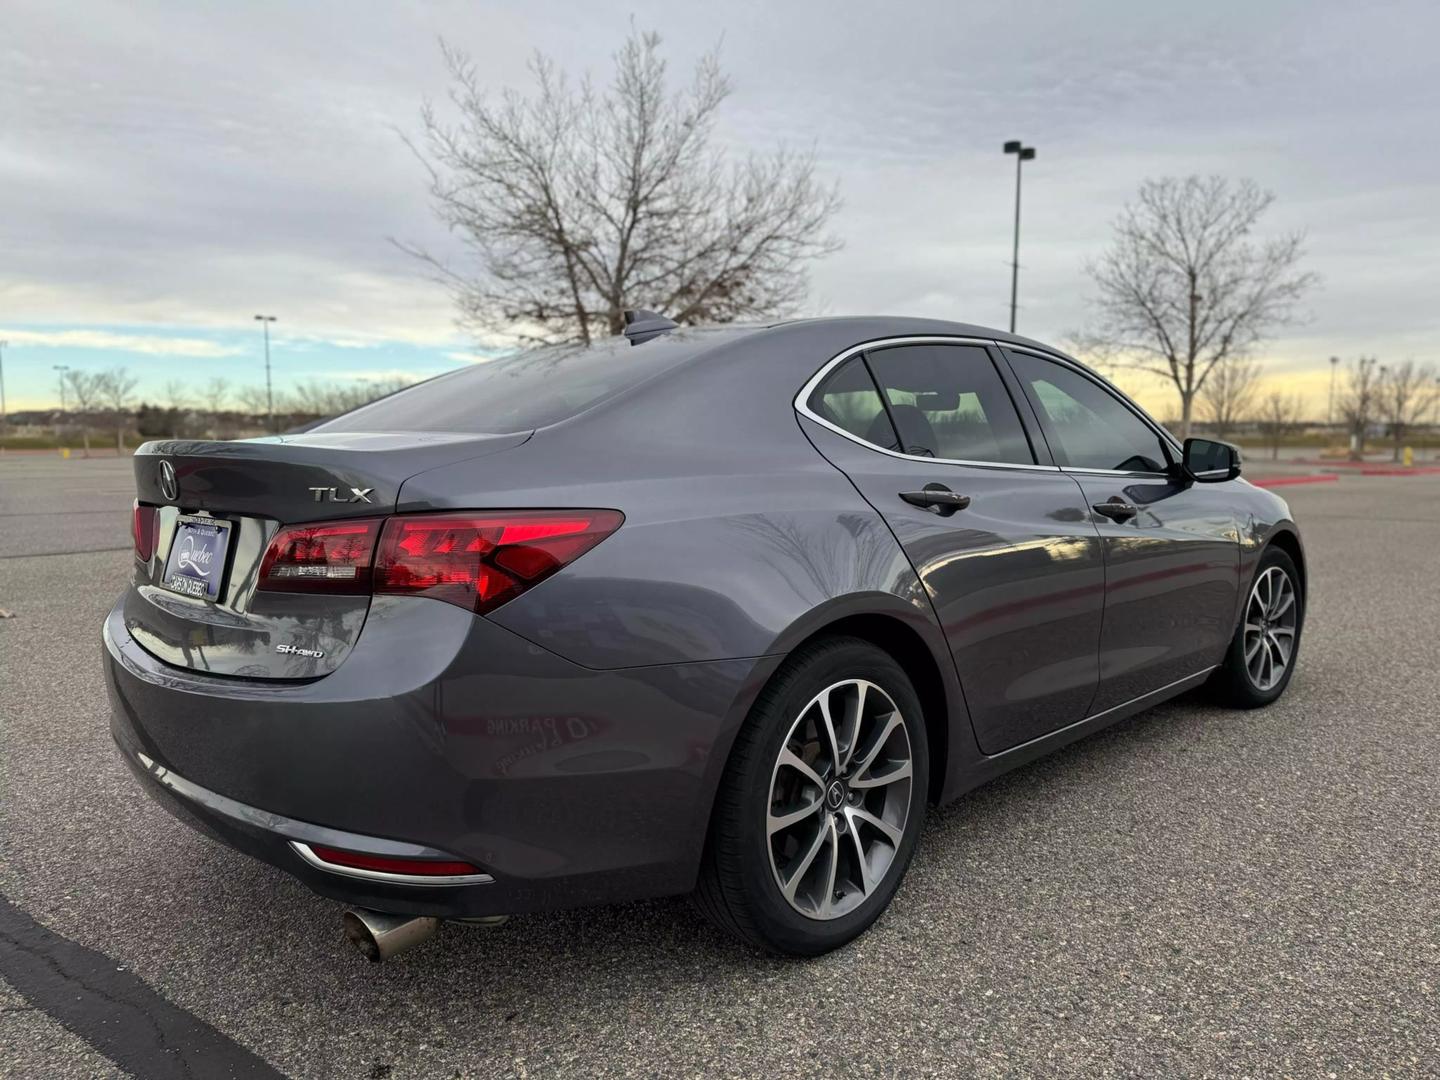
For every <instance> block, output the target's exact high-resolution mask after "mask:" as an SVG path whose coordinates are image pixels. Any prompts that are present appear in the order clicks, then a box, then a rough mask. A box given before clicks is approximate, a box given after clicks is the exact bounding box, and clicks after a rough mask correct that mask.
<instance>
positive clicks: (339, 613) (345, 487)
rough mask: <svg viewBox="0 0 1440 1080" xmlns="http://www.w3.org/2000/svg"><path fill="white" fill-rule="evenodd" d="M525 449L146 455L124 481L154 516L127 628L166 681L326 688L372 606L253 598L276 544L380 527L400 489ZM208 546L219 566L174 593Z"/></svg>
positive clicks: (421, 446)
mask: <svg viewBox="0 0 1440 1080" xmlns="http://www.w3.org/2000/svg"><path fill="white" fill-rule="evenodd" d="M528 437H529V433H528V432H522V433H518V434H513V435H455V434H440V433H350V432H346V433H325V432H315V433H310V434H304V435H294V436H289V435H287V436H277V437H273V438H266V439H253V440H244V441H239V442H208V441H181V440H175V441H162V442H152V443H146V444H145V445H144V446H142V447H141V448H140V449H139V450H138V451H136V454H135V458H134V468H135V480H136V490H137V493H138V502H139V503H140V504H141V506H142V508H149V507H154V508H155V509H154V510H153V511H151V510H148V509H144V510H143V512H144V513H147V514H153V518H151V519H150V522H149V528H150V530H151V536H152V537H153V544H152V548H153V550H152V551H151V552H150V553H149V558H148V559H143V560H142V559H141V558H140V553H139V552H137V555H136V562H135V575H134V585H135V587H134V588H133V589H131V590H129V592H128V593H127V596H126V600H125V622H126V625H127V627H128V628H129V630H130V633H131V635H132V636H133V637H134V638H135V640H136V641H137V642H139V643H140V644H141V645H142V646H143V647H144V648H145V649H147V650H148V651H149V652H151V653H152V654H154V655H155V656H157V657H159V658H160V659H161V660H164V661H166V662H167V663H170V664H174V665H176V666H177V667H184V668H188V669H191V670H195V671H203V672H208V673H211V674H216V675H226V676H236V677H242V678H256V679H312V678H318V677H321V676H324V675H327V674H329V673H330V672H331V671H334V670H335V668H337V667H338V666H339V665H340V664H341V663H342V662H344V659H345V657H346V656H347V655H348V654H349V652H350V650H351V648H353V646H354V644H355V642H356V640H357V639H358V637H359V635H360V631H361V628H362V627H363V625H364V622H365V617H366V615H367V613H368V612H369V609H370V596H369V595H368V594H365V595H361V594H360V593H359V592H358V591H357V593H356V594H355V595H343V594H341V595H329V594H326V595H321V594H311V593H300V592H272V591H268V590H261V589H258V588H257V584H258V581H259V573H260V566H261V561H262V559H263V557H264V554H265V551H266V549H267V547H268V546H269V543H270V541H271V539H273V538H274V536H275V535H276V533H277V532H278V531H279V530H280V529H281V528H282V527H284V526H287V525H296V524H304V523H308V522H319V521H326V522H335V521H345V520H349V519H362V518H367V519H368V518H382V517H384V516H386V515H388V514H391V513H393V512H394V510H395V503H396V497H397V495H398V493H399V490H400V486H401V484H403V483H404V481H405V480H406V479H407V478H408V477H410V476H413V475H415V474H416V473H418V472H422V471H424V470H426V469H430V468H434V467H436V466H438V465H445V464H453V463H455V462H458V461H463V460H468V459H471V458H481V457H486V456H489V455H491V454H495V453H499V452H501V451H504V450H507V449H510V448H512V447H515V446H518V445H520V444H521V443H523V442H525V440H526V439H527V438H528ZM216 533H221V534H223V538H222V540H221V541H219V542H216V543H214V544H213V548H214V551H215V562H216V563H217V565H213V566H212V565H210V564H209V563H208V562H207V564H206V566H205V567H204V568H203V570H206V571H208V574H206V575H205V577H203V578H202V577H200V576H196V577H195V578H193V579H192V580H190V581H189V582H175V581H174V580H173V579H174V578H175V573H174V571H175V570H176V567H177V561H178V560H180V559H182V558H184V559H189V560H192V562H191V565H192V566H193V565H194V562H193V560H196V559H198V558H204V557H206V555H205V551H202V550H201V548H202V547H204V546H205V541H203V538H202V535H201V534H210V535H213V534H216ZM197 541H199V546H197ZM182 546H183V549H184V550H183V551H182V550H180V549H181V547H182ZM206 550H210V549H208V548H207V549H206ZM172 556H173V558H172ZM167 568H168V570H167ZM201 572H202V571H199V570H197V571H195V573H196V574H197V575H199V574H200V573H201ZM167 574H168V576H167ZM167 580H171V581H172V585H173V584H195V585H196V586H197V590H196V591H197V593H199V595H184V594H182V593H180V592H177V591H175V589H174V588H173V587H167V585H166V581H167ZM211 580H213V582H214V584H213V585H210V584H209V582H210V581H211Z"/></svg>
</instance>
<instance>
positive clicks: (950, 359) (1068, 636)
mask: <svg viewBox="0 0 1440 1080" xmlns="http://www.w3.org/2000/svg"><path fill="white" fill-rule="evenodd" d="M1002 370H1003V369H1002V367H1001V366H1000V365H999V363H998V357H996V356H994V355H993V354H992V352H991V351H990V350H988V349H987V347H986V346H985V345H984V344H983V343H977V342H962V341H957V340H953V339H910V340H898V341H892V342H888V343H878V344H875V345H872V346H868V347H865V348H863V349H857V350H854V351H852V352H851V353H848V354H845V355H842V357H840V358H838V359H837V360H836V361H834V362H832V364H831V365H829V366H828V367H827V368H826V369H824V370H823V371H822V372H821V373H820V375H818V376H817V378H816V379H815V380H813V381H812V384H811V386H810V387H808V388H807V390H808V391H809V392H808V393H807V394H805V395H804V396H803V397H802V401H803V402H804V403H805V405H804V407H803V408H802V416H803V417H804V419H803V420H802V425H803V426H804V427H805V429H806V432H807V434H809V435H810V437H811V439H812V441H814V442H815V444H816V446H817V447H818V448H819V449H820V451H821V452H822V453H823V454H825V456H826V457H827V458H829V459H830V460H831V461H832V462H833V463H834V464H835V465H836V466H837V467H839V468H840V469H841V470H842V471H843V472H845V473H846V475H848V476H849V477H850V479H851V480H852V481H853V482H854V484H855V486H856V487H857V488H858V489H859V490H860V492H861V494H863V495H864V496H865V498H866V500H867V501H869V503H870V504H871V505H872V506H874V507H875V508H876V510H878V511H879V512H880V514H881V515H883V516H884V518H885V520H886V522H887V523H888V524H889V525H890V528H891V529H892V531H893V532H894V533H895V536H896V538H897V539H898V540H899V542H900V544H901V545H902V546H903V547H904V549H905V551H906V553H907V554H908V555H909V557H910V561H911V563H912V564H913V565H914V567H915V570H916V572H917V573H918V574H919V577H920V580H921V582H922V583H923V585H924V588H925V591H926V593H927V595H928V599H929V602H931V603H933V605H934V608H935V611H936V614H937V615H938V617H939V619H940V622H941V623H942V625H943V627H944V630H945V634H946V637H947V639H948V641H949V644H950V649H951V652H952V654H953V656H954V658H955V663H956V667H957V669H958V672H959V675H960V678H961V682H962V684H963V687H964V692H965V700H966V704H967V706H968V708H969V712H970V717H971V721H972V723H973V725H974V728H975V734H976V737H977V739H978V741H979V743H980V746H981V748H982V750H984V751H985V752H986V753H997V752H999V751H1002V750H1005V749H1007V748H1009V747H1012V746H1015V745H1018V744H1019V743H1023V742H1026V741H1028V740H1030V739H1033V738H1036V737H1038V736H1040V735H1044V734H1046V733H1047V732H1049V731H1053V730H1055V729H1056V728H1060V727H1063V726H1065V725H1067V724H1071V723H1074V722H1075V721H1078V720H1081V719H1083V718H1084V717H1085V715H1086V713H1087V709H1088V707H1089V704H1090V701H1091V699H1092V698H1093V697H1094V694H1095V687H1096V682H1097V679H1098V669H1099V668H1098V649H1099V640H1100V627H1101V618H1102V613H1103V608H1104V567H1103V557H1102V554H1101V550H1100V539H1099V533H1098V531H1097V529H1096V527H1095V525H1094V523H1093V521H1092V520H1091V515H1090V513H1089V512H1088V511H1087V509H1086V506H1085V503H1084V500H1083V497H1082V493H1081V491H1080V487H1079V485H1078V484H1077V483H1076V482H1075V480H1074V479H1072V478H1071V477H1069V476H1066V475H1065V474H1063V473H1061V472H1060V471H1059V470H1058V469H1056V468H1055V467H1054V466H1052V465H1050V464H1049V463H1048V460H1041V458H1044V457H1045V456H1046V455H1045V452H1044V451H1043V448H1042V451H1041V454H1040V455H1038V456H1037V454H1036V452H1035V449H1034V448H1033V447H1032V445H1031V442H1030V440H1029V438H1028V437H1027V434H1026V431H1025V429H1024V427H1023V426H1022V424H1021V421H1020V417H1019V414H1018V412H1017V410H1016V406H1015V403H1014V397H1015V396H1017V395H1018V394H1019V390H1018V388H1017V387H1014V386H1013V383H1012V384H1011V385H1009V386H1007V381H1006V380H1007V378H1008V377H1009V376H1008V372H1005V373H1004V374H1002ZM927 489H928V491H927ZM917 599H918V598H917ZM920 602H924V601H923V600H921V601H920Z"/></svg>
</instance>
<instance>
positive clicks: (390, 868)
mask: <svg viewBox="0 0 1440 1080" xmlns="http://www.w3.org/2000/svg"><path fill="white" fill-rule="evenodd" d="M310 850H311V851H313V852H314V853H315V857H316V858H317V859H319V860H320V861H321V862H327V863H332V864H333V865H335V866H349V867H352V868H354V869H356V870H378V871H380V872H381V873H383V874H409V875H411V876H412V877H461V876H463V875H468V874H479V873H481V872H482V871H481V870H480V867H478V866H474V865H472V864H470V863H468V862H460V861H458V860H450V859H401V858H395V857H392V856H386V855H365V854H362V853H361V852H358V851H341V850H340V849H339V848H332V847H322V846H321V845H319V844H311V845H310Z"/></svg>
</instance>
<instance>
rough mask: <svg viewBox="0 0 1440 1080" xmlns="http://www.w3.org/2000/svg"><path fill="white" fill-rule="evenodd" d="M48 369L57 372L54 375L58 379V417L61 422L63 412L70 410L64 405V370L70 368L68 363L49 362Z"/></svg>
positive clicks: (63, 415) (63, 416)
mask: <svg viewBox="0 0 1440 1080" xmlns="http://www.w3.org/2000/svg"><path fill="white" fill-rule="evenodd" d="M50 370H51V371H55V372H59V374H58V375H57V376H56V377H57V378H58V379H59V380H60V419H61V421H62V422H63V421H64V419H65V414H66V413H67V412H69V411H70V410H69V409H68V408H66V407H65V372H67V371H69V370H70V365H69V364H51V365H50Z"/></svg>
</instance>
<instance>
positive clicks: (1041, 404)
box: [1006, 352, 1169, 472]
mask: <svg viewBox="0 0 1440 1080" xmlns="http://www.w3.org/2000/svg"><path fill="white" fill-rule="evenodd" d="M1006 355H1007V356H1008V357H1009V358H1010V363H1011V366H1013V367H1014V368H1015V373H1016V374H1017V375H1019V376H1020V381H1021V382H1023V383H1024V384H1025V385H1026V386H1027V388H1028V389H1029V390H1030V393H1031V396H1032V399H1033V401H1034V403H1035V409H1036V411H1037V412H1039V413H1040V422H1041V423H1042V424H1043V425H1044V426H1045V436H1046V438H1047V439H1049V440H1050V449H1051V451H1052V452H1053V453H1054V454H1055V458H1056V460H1057V461H1058V462H1059V463H1060V464H1061V465H1070V466H1072V467H1074V468H1077V469H1117V470H1120V471H1122V472H1164V471H1165V466H1166V463H1167V462H1168V460H1169V459H1168V458H1167V457H1166V454H1165V451H1164V450H1163V449H1162V447H1161V442H1160V437H1159V436H1158V435H1156V434H1155V432H1154V431H1152V430H1151V429H1150V427H1149V425H1147V424H1146V423H1145V422H1144V421H1142V420H1141V419H1140V418H1139V417H1138V416H1136V415H1135V414H1134V413H1133V412H1131V411H1130V410H1129V409H1128V408H1127V407H1126V406H1125V405H1123V404H1121V402H1120V400H1119V399H1118V398H1116V397H1115V396H1114V395H1113V394H1111V393H1110V392H1109V391H1107V390H1105V389H1104V388H1103V387H1101V386H1100V385H1099V384H1098V383H1096V382H1094V381H1092V380H1091V379H1088V378H1086V377H1085V376H1084V375H1081V374H1080V373H1079V372H1077V371H1074V370H1072V369H1070V368H1068V367H1065V366H1064V365H1062V364H1057V363H1054V362H1053V361H1051V360H1043V359H1041V358H1040V357H1038V356H1032V355H1031V354H1030V353H1020V352H1007V353H1006Z"/></svg>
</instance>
